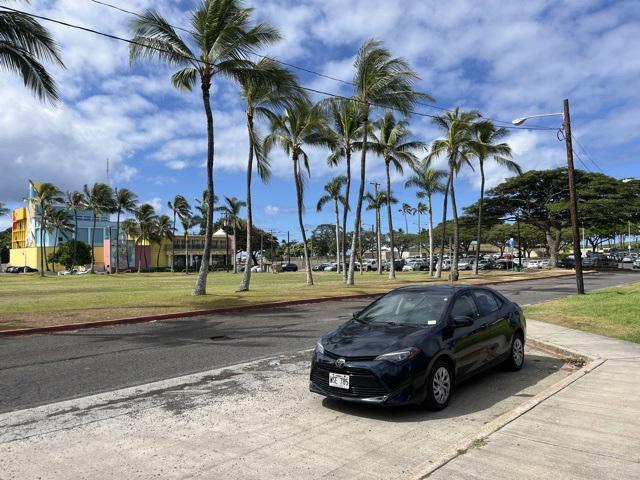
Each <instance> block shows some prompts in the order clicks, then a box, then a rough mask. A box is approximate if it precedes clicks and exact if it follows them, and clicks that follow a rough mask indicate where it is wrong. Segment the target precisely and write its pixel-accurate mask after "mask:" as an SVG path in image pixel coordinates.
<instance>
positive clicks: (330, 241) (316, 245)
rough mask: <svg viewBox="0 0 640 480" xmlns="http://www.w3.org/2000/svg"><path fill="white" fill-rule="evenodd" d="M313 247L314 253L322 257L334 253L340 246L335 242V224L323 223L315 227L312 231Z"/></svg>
mask: <svg viewBox="0 0 640 480" xmlns="http://www.w3.org/2000/svg"><path fill="white" fill-rule="evenodd" d="M311 247H312V250H313V253H314V254H315V255H318V256H320V257H327V256H329V255H333V254H334V253H335V252H336V247H338V245H337V244H336V242H335V225H330V224H328V223H323V224H321V225H318V226H317V227H316V228H314V229H313V232H312V233H311ZM338 248H339V247H338Z"/></svg>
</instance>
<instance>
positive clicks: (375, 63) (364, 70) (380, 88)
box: [347, 40, 431, 285]
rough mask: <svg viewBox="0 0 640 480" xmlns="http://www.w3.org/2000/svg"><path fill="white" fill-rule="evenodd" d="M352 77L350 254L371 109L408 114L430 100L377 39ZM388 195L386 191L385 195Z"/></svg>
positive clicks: (351, 264) (349, 276)
mask: <svg viewBox="0 0 640 480" xmlns="http://www.w3.org/2000/svg"><path fill="white" fill-rule="evenodd" d="M354 66H355V70H356V72H355V75H354V78H353V84H354V92H353V101H354V102H357V103H358V104H359V106H360V108H361V109H362V110H361V119H362V130H361V132H362V141H361V142H360V145H359V147H360V149H361V152H362V155H361V157H360V186H359V189H358V197H357V202H356V211H355V218H354V229H353V236H352V238H351V252H352V253H353V252H355V251H356V247H357V243H358V237H359V236H360V223H361V221H362V219H361V216H362V202H363V199H364V189H365V184H366V164H367V151H368V150H369V147H368V144H369V137H368V135H369V130H370V127H369V118H370V115H371V108H372V106H377V107H382V108H390V109H394V110H397V111H400V112H401V113H403V114H408V113H409V112H410V110H411V108H412V107H413V105H414V104H415V102H416V101H417V100H418V99H419V98H431V97H429V95H426V94H421V93H418V92H416V91H415V89H414V88H413V87H414V83H415V82H416V81H417V80H418V79H419V77H418V75H417V74H416V73H415V72H414V71H413V70H412V69H411V67H410V66H409V63H408V62H407V60H405V59H404V58H393V57H391V53H390V52H389V50H387V49H386V48H384V47H383V45H382V42H380V41H379V40H367V41H366V42H365V43H364V44H363V45H362V47H361V48H360V50H359V51H358V54H357V55H356V59H355V63H354ZM387 193H389V194H390V192H387ZM354 257H355V256H354V255H353V254H352V255H351V259H350V260H349V271H348V274H347V284H348V285H353V284H354V282H355V278H354V270H355V258H354Z"/></svg>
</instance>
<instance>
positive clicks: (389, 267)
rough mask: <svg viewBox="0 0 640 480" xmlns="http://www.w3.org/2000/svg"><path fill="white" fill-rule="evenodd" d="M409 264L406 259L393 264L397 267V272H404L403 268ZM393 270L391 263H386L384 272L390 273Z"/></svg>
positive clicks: (397, 259)
mask: <svg viewBox="0 0 640 480" xmlns="http://www.w3.org/2000/svg"><path fill="white" fill-rule="evenodd" d="M406 263H407V262H405V260H404V258H396V259H395V260H394V262H393V265H394V267H395V270H396V271H397V272H399V271H402V267H404V266H405V264H406ZM390 269H391V262H390V261H389V262H386V263H385V264H384V270H386V271H389V270H390Z"/></svg>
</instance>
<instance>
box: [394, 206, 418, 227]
mask: <svg viewBox="0 0 640 480" xmlns="http://www.w3.org/2000/svg"><path fill="white" fill-rule="evenodd" d="M398 212H400V213H401V214H402V215H404V231H405V232H406V233H409V221H408V220H407V214H408V215H413V214H415V213H416V212H415V209H414V208H413V207H412V206H411V205H409V204H408V203H403V204H402V207H401V208H400V210H398ZM418 233H420V232H418Z"/></svg>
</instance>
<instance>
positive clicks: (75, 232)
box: [71, 208, 78, 268]
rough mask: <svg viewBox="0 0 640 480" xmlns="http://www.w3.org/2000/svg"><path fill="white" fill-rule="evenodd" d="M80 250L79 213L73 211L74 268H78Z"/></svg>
mask: <svg viewBox="0 0 640 480" xmlns="http://www.w3.org/2000/svg"><path fill="white" fill-rule="evenodd" d="M77 250H78V211H77V210H76V209H75V208H74V209H73V266H72V267H71V268H73V267H75V266H76V260H77V258H78V255H77Z"/></svg>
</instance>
